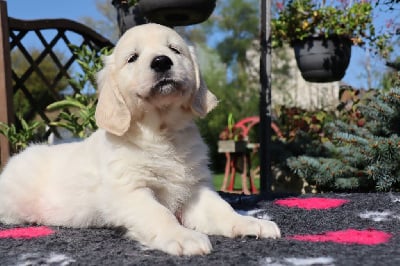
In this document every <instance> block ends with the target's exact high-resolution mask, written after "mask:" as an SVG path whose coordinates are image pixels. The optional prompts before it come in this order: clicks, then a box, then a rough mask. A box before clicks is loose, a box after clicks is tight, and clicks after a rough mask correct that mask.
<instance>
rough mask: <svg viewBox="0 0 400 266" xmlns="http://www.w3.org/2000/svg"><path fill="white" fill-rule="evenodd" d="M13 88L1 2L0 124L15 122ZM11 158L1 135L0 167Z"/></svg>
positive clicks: (6, 17) (8, 44) (6, 31)
mask: <svg viewBox="0 0 400 266" xmlns="http://www.w3.org/2000/svg"><path fill="white" fill-rule="evenodd" d="M12 99H13V88H12V82H11V57H10V43H9V28H8V15H7V3H6V2H5V1H2V0H0V122H3V123H6V124H10V123H13V122H14V113H13V110H14V108H13V100H12ZM9 157H10V143H9V142H8V140H7V138H6V137H4V136H3V135H1V134H0V167H4V165H5V163H6V162H7V160H8V158H9Z"/></svg>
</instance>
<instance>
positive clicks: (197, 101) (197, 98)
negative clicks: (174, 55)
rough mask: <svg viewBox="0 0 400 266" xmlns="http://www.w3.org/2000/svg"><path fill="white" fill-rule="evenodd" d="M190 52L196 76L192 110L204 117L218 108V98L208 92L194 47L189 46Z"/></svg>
mask: <svg viewBox="0 0 400 266" xmlns="http://www.w3.org/2000/svg"><path fill="white" fill-rule="evenodd" d="M189 51H190V55H191V58H192V62H193V66H194V71H195V75H196V91H195V92H194V95H193V98H192V105H191V108H192V112H193V113H195V114H196V115H198V116H200V117H204V116H206V114H207V113H208V112H210V111H211V110H212V109H214V108H215V107H216V106H217V104H218V100H217V97H216V96H215V95H214V94H212V93H211V92H210V91H209V90H208V88H207V86H206V84H205V83H204V80H203V79H202V78H201V74H200V69H199V65H198V62H197V57H196V54H195V51H194V47H193V46H189Z"/></svg>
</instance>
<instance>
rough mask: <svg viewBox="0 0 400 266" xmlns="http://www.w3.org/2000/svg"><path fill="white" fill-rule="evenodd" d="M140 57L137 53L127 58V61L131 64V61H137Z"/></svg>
mask: <svg viewBox="0 0 400 266" xmlns="http://www.w3.org/2000/svg"><path fill="white" fill-rule="evenodd" d="M138 58H139V55H138V54H136V53H135V54H132V55H130V56H129V57H128V60H126V62H127V63H129V64H130V63H133V62H135V61H136V60H137V59H138Z"/></svg>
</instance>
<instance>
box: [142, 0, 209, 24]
mask: <svg viewBox="0 0 400 266" xmlns="http://www.w3.org/2000/svg"><path fill="white" fill-rule="evenodd" d="M215 2H216V0H140V1H139V3H138V4H139V8H140V11H141V12H143V14H144V15H145V16H146V18H147V19H148V20H149V21H151V22H155V23H159V24H163V25H167V26H185V25H191V24H196V23H200V22H203V21H205V20H206V19H207V18H208V17H209V16H210V15H211V13H212V11H213V10H214V8H215Z"/></svg>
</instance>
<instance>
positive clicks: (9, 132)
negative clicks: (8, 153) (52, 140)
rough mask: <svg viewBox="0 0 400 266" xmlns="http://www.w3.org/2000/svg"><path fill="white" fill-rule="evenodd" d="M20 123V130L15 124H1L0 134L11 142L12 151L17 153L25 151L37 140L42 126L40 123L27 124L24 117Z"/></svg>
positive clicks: (20, 119)
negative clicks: (38, 131) (37, 134)
mask: <svg viewBox="0 0 400 266" xmlns="http://www.w3.org/2000/svg"><path fill="white" fill-rule="evenodd" d="M19 122H20V123H21V127H20V128H18V129H17V127H16V126H15V125H14V124H12V125H7V124H5V123H3V122H0V134H2V135H4V136H5V137H6V138H7V139H8V140H9V141H10V144H11V149H12V151H13V152H15V153H17V152H20V151H22V150H23V149H25V148H26V147H27V146H28V145H29V143H30V142H32V140H33V139H35V138H36V133H37V130H38V129H39V128H40V127H41V126H42V123H40V122H39V121H32V122H27V121H25V120H24V119H23V118H22V117H20V118H19Z"/></svg>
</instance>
